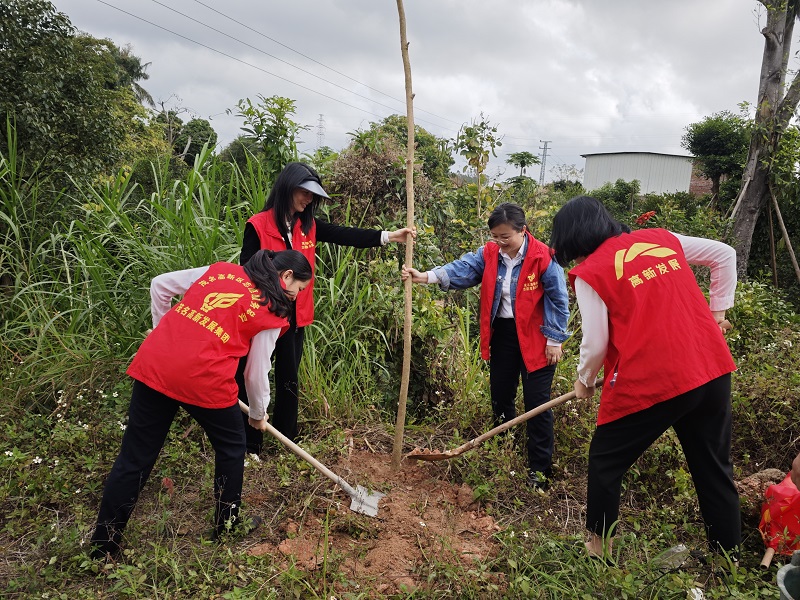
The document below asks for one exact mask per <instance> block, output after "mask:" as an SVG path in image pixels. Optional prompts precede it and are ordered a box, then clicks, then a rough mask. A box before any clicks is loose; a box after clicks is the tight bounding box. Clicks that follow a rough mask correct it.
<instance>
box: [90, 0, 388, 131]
mask: <svg viewBox="0 0 800 600" xmlns="http://www.w3.org/2000/svg"><path fill="white" fill-rule="evenodd" d="M97 2H99V3H100V4H105V5H106V6H108V7H110V8H113V9H114V10H118V11H119V12H121V13H124V14H126V15H128V16H129V17H133V18H134V19H139V20H140V21H143V22H145V23H147V24H148V25H152V26H153V27H158V28H159V29H162V30H164V31H166V32H167V33H171V34H172V35H175V36H177V37H179V38H182V39H184V40H186V41H188V42H192V43H193V44H197V45H198V46H201V47H203V48H206V49H207V50H211V51H212V52H216V53H217V54H220V55H222V56H224V57H226V58H230V59H232V60H235V61H236V62H239V63H242V64H243V65H247V66H248V67H252V68H254V69H258V70H259V71H261V72H262V73H266V74H267V75H272V76H273V77H277V78H278V79H280V80H282V81H286V82H287V83H291V84H292V85H296V86H297V87H299V88H302V89H304V90H307V91H309V92H313V93H314V94H318V95H320V96H322V97H323V98H327V99H328V100H333V101H334V102H338V103H339V104H343V105H344V106H348V107H350V108H355V109H356V110H360V111H362V112H365V113H367V114H368V115H372V116H375V117H378V118H379V119H382V118H383V116H382V115H379V114H377V113H374V112H371V111H369V110H367V109H365V108H361V107H360V106H355V105H354V104H349V103H348V102H345V101H344V100H340V99H339V98H334V97H333V96H329V95H327V94H324V93H322V92H319V91H317V90H315V89H312V88H310V87H308V86H305V85H302V84H300V83H297V82H294V81H292V80H291V79H287V78H286V77H281V76H280V75H277V74H275V73H272V72H270V71H267V70H266V69H263V68H261V67H259V66H257V65H254V64H252V63H249V62H247V61H245V60H242V59H241V58H237V57H235V56H231V55H230V54H227V53H225V52H223V51H222V50H217V49H216V48H212V47H211V46H208V45H206V44H203V43H202V42H198V41H196V40H193V39H192V38H189V37H186V36H185V35H182V34H180V33H177V32H175V31H172V30H171V29H167V28H166V27H163V26H161V25H158V24H157V23H153V22H152V21H148V20H147V19H145V18H143V17H140V16H138V15H134V14H133V13H130V12H128V11H126V10H123V9H121V8H119V7H117V6H114V5H113V4H109V3H108V2H105V1H104V0H97Z"/></svg>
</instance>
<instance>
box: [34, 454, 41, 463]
mask: <svg viewBox="0 0 800 600" xmlns="http://www.w3.org/2000/svg"><path fill="white" fill-rule="evenodd" d="M33 462H35V463H36V464H37V465H38V464H39V463H41V462H42V459H41V458H40V457H38V456H37V457H36V458H34V459H33Z"/></svg>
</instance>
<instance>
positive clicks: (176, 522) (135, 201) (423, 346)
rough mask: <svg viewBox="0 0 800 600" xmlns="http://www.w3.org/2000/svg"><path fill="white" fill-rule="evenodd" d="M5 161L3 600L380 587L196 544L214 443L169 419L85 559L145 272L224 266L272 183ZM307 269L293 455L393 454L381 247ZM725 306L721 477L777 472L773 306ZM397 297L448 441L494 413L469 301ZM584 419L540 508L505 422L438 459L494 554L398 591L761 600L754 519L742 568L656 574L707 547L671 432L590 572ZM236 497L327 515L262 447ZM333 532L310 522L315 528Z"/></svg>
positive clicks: (783, 445)
mask: <svg viewBox="0 0 800 600" xmlns="http://www.w3.org/2000/svg"><path fill="white" fill-rule="evenodd" d="M10 146H11V147H12V149H13V146H14V145H13V144H10ZM19 161H20V159H19V158H18V157H17V156H15V155H14V153H13V150H12V152H11V153H10V154H9V156H5V157H0V299H1V300H2V301H1V302H0V317H2V322H1V323H0V427H2V435H0V506H2V507H3V510H2V511H0V548H2V549H3V553H2V559H0V588H2V589H5V590H7V592H6V596H7V597H19V598H110V597H114V598H142V597H148V598H197V597H208V598H252V597H259V598H261V597H263V598H286V597H290V598H291V597H296V598H307V597H311V598H330V597H331V596H332V595H336V597H337V598H338V597H346V598H377V597H382V594H381V593H379V592H378V591H377V587H376V583H377V582H368V581H364V582H353V581H349V580H348V579H347V577H346V576H345V574H343V573H342V572H341V570H340V569H339V565H340V561H341V559H342V556H341V555H339V554H337V553H336V552H333V553H331V554H330V555H326V557H325V562H324V565H323V568H321V569H317V570H304V569H303V568H302V566H300V565H297V564H292V563H291V561H290V562H289V563H288V564H283V563H282V562H281V560H280V557H277V556H272V555H263V556H258V557H255V556H249V555H248V554H246V552H244V549H243V546H242V545H241V544H239V543H237V542H236V541H235V540H233V541H231V542H230V543H226V544H223V545H215V544H211V543H209V542H206V541H203V540H202V532H203V531H204V529H205V528H206V527H207V522H208V520H209V519H208V517H209V515H210V513H211V510H212V507H211V506H210V498H211V489H210V486H211V475H210V469H211V468H212V467H211V466H210V465H211V463H213V460H212V457H213V450H212V449H211V448H210V447H209V445H208V442H207V440H206V439H205V438H204V437H203V436H202V434H201V432H199V431H198V428H196V427H195V428H194V429H193V430H192V429H190V424H191V421H190V420H189V419H188V418H186V417H181V418H179V419H178V420H177V421H176V423H175V425H174V427H173V431H172V433H171V436H170V439H169V441H168V443H167V445H166V446H165V449H164V452H163V453H162V456H161V457H160V459H159V462H158V464H157V465H156V469H155V470H154V472H153V474H152V476H151V481H150V483H149V484H148V485H147V487H146V488H145V492H144V495H143V497H142V500H141V502H140V505H139V506H138V507H137V509H136V513H135V515H134V519H133V520H132V521H131V526H130V529H129V531H128V532H127V539H128V544H127V550H126V554H125V556H124V558H123V560H122V561H121V562H120V563H117V564H110V565H103V564H101V563H97V562H93V561H90V560H89V559H88V556H87V554H86V550H87V548H86V543H85V542H86V539H87V537H88V536H89V535H90V533H91V529H92V526H93V520H94V518H95V515H96V510H97V506H98V503H99V498H100V494H101V490H102V484H103V479H104V477H105V475H106V474H107V472H108V470H109V469H110V466H111V462H112V461H113V459H114V457H115V454H116V452H117V450H118V445H119V442H120V439H121V435H122V431H123V429H122V428H123V426H124V424H125V414H126V410H127V405H128V398H129V393H130V383H129V380H128V379H127V377H126V376H125V375H124V369H125V367H126V366H127V364H128V362H129V360H130V358H131V356H132V354H133V353H134V352H135V350H136V348H137V347H138V344H139V342H140V341H141V339H142V336H143V332H144V330H145V329H147V328H148V327H149V296H148V292H147V289H148V284H149V280H150V279H151V278H152V277H153V276H155V275H157V274H159V273H161V272H163V271H166V270H171V269H180V268H187V267H194V266H200V265H204V264H208V263H210V262H213V261H216V260H233V261H235V260H236V259H237V258H238V251H239V247H240V242H241V232H242V229H243V225H244V223H245V221H246V220H247V218H248V217H249V216H250V215H251V214H252V213H253V211H255V210H259V209H260V208H261V206H262V205H263V201H264V197H265V194H266V191H267V190H268V182H266V181H265V179H264V175H263V171H262V170H261V169H260V168H259V166H258V165H257V164H254V163H249V164H248V165H247V166H246V167H245V168H243V169H242V170H236V169H232V168H231V167H230V165H222V164H219V163H218V162H217V161H216V159H215V158H214V157H212V156H210V155H209V154H208V153H207V152H204V153H203V154H202V155H201V156H200V159H199V160H198V162H197V164H196V167H195V168H194V169H192V170H190V172H189V173H188V175H187V176H186V178H185V179H183V180H180V181H170V180H168V179H166V178H165V177H164V176H163V173H162V172H161V170H160V168H159V167H157V166H156V167H154V179H155V182H156V185H155V190H156V191H155V192H154V193H152V194H150V195H144V194H143V193H142V191H141V188H140V187H138V186H135V185H134V184H132V182H131V180H130V178H129V177H127V176H126V175H124V174H120V175H119V176H117V177H113V178H110V179H109V180H108V181H106V182H104V183H102V184H98V185H97V186H96V187H94V188H91V189H89V188H87V189H83V190H82V191H81V192H79V193H76V194H71V195H68V194H66V193H65V192H63V191H60V190H54V189H52V186H51V184H50V182H49V181H48V178H47V177H46V175H44V174H39V176H37V177H33V178H29V179H27V180H24V181H23V180H22V178H21V177H20V175H19V173H20V172H21V171H22V170H21V168H20V164H19ZM551 205H552V206H551ZM538 206H540V207H542V206H548V207H550V208H552V209H553V210H554V209H555V208H556V207H557V203H556V202H555V201H554V200H553V199H547V198H545V199H544V200H542V202H540V203H539V205H538ZM439 208H440V207H439ZM421 210H422V211H423V212H422V215H421V220H425V218H426V215H425V212H424V211H425V207H422V209H421ZM434 210H438V208H435V207H431V208H430V211H431V212H433V211H434ZM539 218H541V219H542V220H544V219H545V217H539ZM436 219H438V220H440V221H447V222H449V225H450V226H451V227H455V226H456V225H457V224H456V225H454V223H455V219H454V218H453V215H441V214H439V213H438V212H437V216H436ZM436 219H434V218H431V219H430V220H431V221H436ZM467 230H470V231H471V230H474V231H482V224H480V223H477V222H471V223H469V224H468V226H467V227H465V231H467ZM421 236H422V237H423V239H422V240H421V241H420V245H421V247H430V246H431V243H432V242H431V240H432V239H433V238H434V237H435V234H434V233H424V232H423V233H422V234H421ZM425 236H431V237H430V238H425ZM476 243H477V240H476ZM318 269H319V277H318V279H317V282H316V297H317V299H318V303H317V316H316V322H315V324H314V325H313V326H311V327H309V328H308V330H307V332H306V336H307V339H306V345H305V354H304V358H303V364H302V374H301V382H302V388H303V392H302V394H303V396H302V398H301V407H302V408H301V427H302V432H303V435H304V440H303V443H304V445H305V446H306V447H307V448H308V449H309V450H310V451H311V453H312V454H313V455H314V456H318V457H321V458H322V459H324V461H334V460H335V459H336V458H337V457H338V456H339V455H340V454H341V452H342V448H343V447H344V446H345V439H346V435H345V433H344V432H345V430H350V431H357V432H358V435H359V436H360V437H362V438H367V439H368V440H369V441H370V443H371V444H372V445H373V446H374V447H375V448H377V449H378V450H379V451H383V452H388V451H389V450H390V447H391V440H392V437H393V431H392V427H393V423H394V408H395V406H396V399H397V390H398V389H399V364H400V358H401V356H402V347H401V346H402V343H401V330H402V297H403V295H402V288H401V285H400V281H399V277H398V261H397V252H395V251H394V249H392V248H384V249H377V250H354V249H350V248H340V247H335V246H330V245H325V244H322V245H321V247H320V254H319V258H318ZM738 294H739V295H738V296H737V303H738V308H737V309H736V310H734V311H731V320H732V321H733V322H734V324H735V325H737V327H740V329H738V330H737V331H738V334H737V335H738V337H734V338H733V339H732V343H733V347H734V349H735V354H736V357H737V361H738V364H739V368H740V371H739V372H738V374H737V375H736V376H735V377H734V415H735V422H736V432H735V438H734V458H735V462H736V466H737V476H744V475H747V474H750V473H752V472H755V471H757V470H759V469H761V468H763V467H765V466H775V467H779V468H786V467H788V464H789V461H788V459H789V458H790V457H791V456H792V455H793V452H796V448H795V447H794V446H793V443H794V442H793V440H796V439H797V437H798V435H800V432H799V431H798V429H797V428H798V421H797V412H796V407H797V400H796V399H797V397H798V395H799V394H800V376H798V374H797V369H796V365H797V364H798V363H799V362H800V330H799V329H798V328H797V325H796V323H797V319H796V316H795V315H794V313H793V312H792V311H791V308H790V307H788V306H787V305H785V304H782V303H780V302H776V301H775V300H774V294H771V293H770V291H769V290H768V289H764V287H763V286H758V285H743V286H740V290H739V292H738ZM414 298H415V306H414V319H415V321H414V338H413V349H414V350H413V361H412V367H413V368H412V384H411V387H410V399H409V416H408V419H409V427H408V429H407V436H408V438H407V449H410V448H411V447H413V446H415V445H419V446H434V447H440V448H442V447H454V446H456V445H458V444H459V443H461V442H463V441H465V440H467V439H470V438H472V437H474V436H475V435H477V434H479V433H481V432H483V431H484V430H485V429H486V425H487V423H488V422H489V420H490V417H489V415H490V407H489V401H488V376H487V370H486V367H485V365H484V363H483V361H481V360H480V358H479V355H478V352H477V340H476V333H475V331H476V321H475V311H476V310H477V308H476V302H475V296H474V295H470V294H461V295H456V294H450V295H445V294H442V293H441V292H439V291H438V290H436V289H435V288H423V287H417V288H415V296H414ZM579 325H580V324H579V323H577V322H576V323H575V327H574V329H576V330H578V328H579ZM565 351H566V358H565V361H564V362H563V363H562V364H561V365H560V366H559V369H558V372H557V375H556V385H555V389H554V393H556V394H560V393H564V392H565V391H567V390H568V389H570V388H571V383H572V373H574V369H575V364H576V361H577V353H578V347H577V340H575V339H573V340H571V341H570V342H569V343H567V344H566V345H565ZM595 415H596V405H595V404H594V403H593V402H583V403H573V404H570V405H569V406H564V407H561V408H560V409H558V410H557V412H556V457H555V460H556V463H555V468H556V476H557V478H558V481H559V483H558V484H557V486H556V489H555V490H554V491H553V492H552V493H551V494H550V495H548V496H539V495H535V494H531V492H530V491H529V490H528V489H527V488H526V487H525V485H524V465H522V457H521V454H522V453H521V451H520V448H521V442H522V440H521V438H520V437H519V433H517V434H515V436H516V437H515V436H506V437H503V438H494V439H492V440H490V441H489V442H487V443H486V445H485V446H484V447H482V448H481V449H479V450H474V451H472V452H471V453H469V455H468V456H465V457H464V458H462V459H459V460H453V461H450V462H448V463H446V464H442V465H441V468H440V469H439V470H438V471H437V473H438V476H439V477H441V478H442V479H444V480H445V481H447V482H449V483H451V484H452V485H461V484H463V483H466V484H468V485H470V486H471V488H472V489H473V491H474V494H475V497H476V498H477V499H478V500H479V501H480V502H481V503H482V504H483V506H484V507H485V509H486V510H487V511H488V512H489V514H491V516H492V517H493V518H494V519H495V520H496V521H497V522H498V523H499V524H500V525H501V526H502V527H503V530H502V531H501V532H498V533H497V534H496V540H497V543H498V548H499V551H498V554H497V555H496V556H493V557H489V558H486V559H484V560H481V561H478V562H475V563H474V564H472V565H468V566H463V565H462V564H461V563H460V562H459V561H457V560H455V558H454V556H453V555H452V553H449V552H447V551H444V552H441V553H434V554H428V555H426V560H425V561H423V563H422V564H421V565H420V566H419V567H418V571H417V572H416V573H415V576H416V579H417V580H418V581H421V582H424V586H422V587H421V588H420V589H419V590H418V591H417V592H415V593H413V594H409V595H407V596H406V595H402V594H398V595H395V596H394V597H398V598H400V597H413V598H452V597H459V598H492V597H501V596H503V595H505V597H512V598H517V597H519V598H522V597H529V598H554V599H555V598H581V599H582V598H685V597H686V594H687V590H688V589H690V588H691V587H695V586H700V587H703V588H704V590H705V592H706V597H708V598H729V597H740V598H754V597H764V598H769V597H772V598H775V597H777V588H776V586H775V585H774V568H773V569H772V570H771V571H769V572H766V573H765V572H762V571H761V570H760V569H758V566H757V565H758V560H759V558H760V556H759V555H760V552H761V550H762V545H761V541H760V539H759V538H758V535H757V533H756V532H755V526H756V522H755V521H754V518H753V516H752V515H745V531H746V534H747V537H746V540H745V552H744V553H743V557H742V564H741V566H740V567H734V566H733V565H731V564H729V563H728V562H726V561H725V560H724V559H717V560H716V561H714V563H713V564H709V565H701V564H699V563H697V564H696V563H691V564H688V563H687V564H686V565H684V567H683V568H681V569H678V570H669V569H667V570H666V571H665V570H664V569H661V568H659V567H658V566H657V561H656V560H655V559H656V558H657V556H658V555H659V554H660V553H661V552H663V551H664V550H665V549H667V548H669V547H671V546H674V545H676V544H677V543H684V544H687V545H691V546H692V547H698V548H699V547H702V545H703V540H704V535H703V531H702V525H701V523H700V520H699V516H698V511H697V503H696V498H695V496H694V491H693V489H692V484H691V480H690V478H689V477H688V473H687V472H686V467H685V461H684V459H683V456H682V453H681V452H680V449H679V447H678V446H677V445H676V443H675V440H674V436H671V435H666V436H664V437H662V438H661V439H660V440H658V441H657V442H656V444H654V445H653V447H652V448H651V449H650V450H649V451H648V452H647V453H646V454H645V455H644V456H643V457H642V459H640V461H638V462H637V464H636V465H635V467H634V468H633V469H632V470H631V472H630V473H629V475H628V477H627V478H626V480H625V489H624V494H623V509H622V517H621V523H620V530H621V534H620V536H619V537H618V540H617V544H616V546H615V552H614V559H615V562H614V564H612V565H610V566H606V565H603V564H601V563H598V562H596V561H591V560H589V559H587V558H586V556H585V555H584V553H583V551H582V536H583V528H582V523H581V518H582V509H583V504H584V498H583V494H584V491H583V488H584V486H585V469H586V465H585V462H586V451H587V444H588V440H589V439H590V437H591V434H592V431H593V427H594V418H595ZM163 477H170V478H173V479H174V480H176V481H180V482H181V483H180V485H179V486H177V487H178V489H177V490H176V492H175V494H174V495H170V494H168V493H167V492H166V490H165V489H164V488H163V487H162V486H161V485H160V484H159V482H160V481H161V479H162V478H163ZM245 492H246V493H259V494H261V495H262V496H263V497H264V498H265V500H264V503H263V504H262V505H261V507H260V510H262V511H263V512H264V513H265V514H266V516H267V519H268V521H270V522H271V523H283V522H285V521H286V520H288V519H290V518H298V516H299V515H303V514H306V513H307V512H308V511H310V510H320V504H319V503H320V502H322V500H320V491H319V480H318V479H317V478H315V477H310V476H309V468H308V467H307V466H306V465H304V464H302V463H301V462H299V461H298V460H297V459H296V458H294V457H293V456H290V455H287V454H286V453H277V454H273V455H269V457H268V459H267V460H265V462H264V463H263V464H262V465H261V466H260V467H259V468H258V469H257V470H254V471H252V472H251V474H250V475H249V477H248V481H247V484H246V490H245ZM322 506H324V503H323V504H322ZM322 510H325V509H322ZM328 518H329V515H327V513H326V519H328ZM330 519H333V517H330ZM342 526H343V525H341V523H339V522H338V521H337V522H334V520H326V527H325V535H328V532H329V530H330V531H333V529H335V528H337V527H342ZM344 526H345V527H350V525H344ZM270 531H271V530H270ZM278 536H279V533H277V531H276V532H273V533H271V534H269V535H268V537H269V539H271V540H272V541H280V540H279V538H278Z"/></svg>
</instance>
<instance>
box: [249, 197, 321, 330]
mask: <svg viewBox="0 0 800 600" xmlns="http://www.w3.org/2000/svg"><path fill="white" fill-rule="evenodd" d="M247 222H248V223H250V224H251V225H252V226H253V228H254V229H255V230H256V233H257V234H258V239H259V240H260V241H261V249H262V250H273V251H275V252H280V251H281V250H286V242H284V241H283V238H282V237H281V234H280V232H279V231H278V226H277V225H276V223H275V211H274V210H273V209H269V210H266V211H262V212H260V213H256V214H254V215H253V216H252V217H250V218H249V219H248V220H247ZM316 246H317V224H316V223H313V224H312V225H311V230H310V231H309V232H308V234H305V233H303V231H302V229H301V228H300V220H299V219H296V220H295V222H294V227H293V228H292V249H293V250H299V251H300V252H302V253H303V255H304V256H305V257H306V258H307V259H308V262H309V264H310V265H311V275H312V277H311V281H309V282H308V285H307V286H306V288H305V289H304V290H303V291H301V292H300V293H299V294H297V301H296V310H297V313H296V314H297V326H298V327H305V326H306V325H311V323H313V321H314V277H313V275H314V260H315V258H316V256H315V250H316Z"/></svg>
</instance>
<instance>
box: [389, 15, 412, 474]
mask: <svg viewBox="0 0 800 600" xmlns="http://www.w3.org/2000/svg"><path fill="white" fill-rule="evenodd" d="M397 13H398V15H399V17H400V53H401V54H402V55H403V72H404V73H405V78H406V113H407V114H406V120H407V127H408V143H407V144H406V206H407V211H406V212H407V214H406V226H407V227H413V226H414V94H413V92H412V91H411V63H410V62H409V60H408V38H407V37H406V12H405V9H404V8H403V0H397ZM413 242H414V238H413V237H412V236H411V234H409V235H408V239H407V240H406V260H405V264H407V265H409V266H411V265H413V264H414V243H413ZM411 285H412V283H411V278H410V277H409V278H408V279H406V281H405V314H404V316H403V372H402V376H401V377H402V379H401V381H400V399H399V401H398V403H397V420H396V422H395V427H394V446H393V447H392V468H394V469H399V468H400V461H401V460H402V456H403V432H404V429H405V424H406V401H407V400H408V379H409V373H410V372H411Z"/></svg>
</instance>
